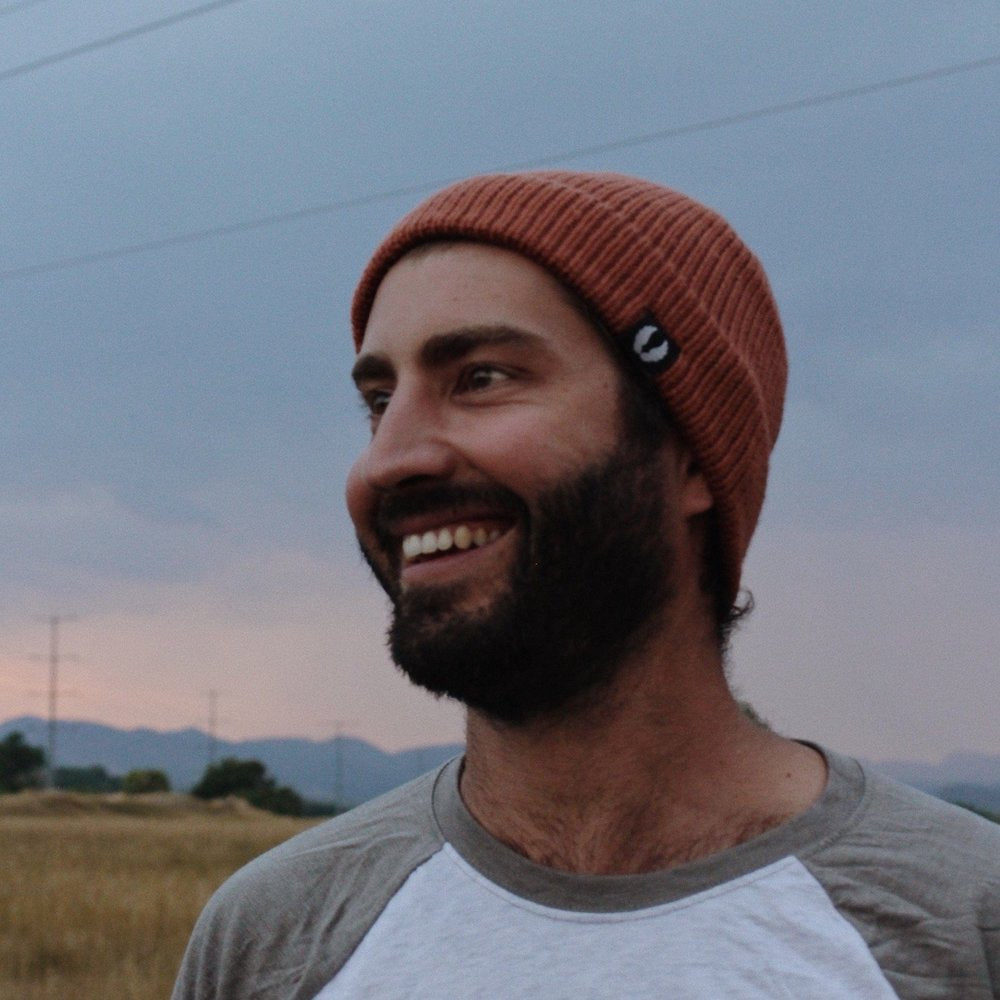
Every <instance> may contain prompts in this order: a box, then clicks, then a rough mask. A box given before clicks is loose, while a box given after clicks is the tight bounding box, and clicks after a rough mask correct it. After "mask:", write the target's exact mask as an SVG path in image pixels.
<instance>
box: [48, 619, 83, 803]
mask: <svg viewBox="0 0 1000 1000" xmlns="http://www.w3.org/2000/svg"><path fill="white" fill-rule="evenodd" d="M45 620H46V621H48V623H49V746H48V752H47V753H46V756H45V787H46V788H55V787H56V726H57V723H58V719H59V711H58V709H59V623H60V622H68V621H75V620H76V615H49V617H48V618H47V619H45Z"/></svg>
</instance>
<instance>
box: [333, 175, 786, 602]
mask: <svg viewBox="0 0 1000 1000" xmlns="http://www.w3.org/2000/svg"><path fill="white" fill-rule="evenodd" d="M435 240H472V241H476V242H481V243H486V244H491V245H494V246H498V247H502V248H505V249H508V250H513V251H514V252H516V253H519V254H521V255H523V256H525V257H527V258H528V259H530V260H532V261H534V262H535V263H536V264H538V265H540V266H541V267H542V268H544V269H545V270H546V271H548V272H549V273H550V274H552V275H553V276H554V277H555V278H557V279H558V280H559V281H561V282H562V283H563V284H564V285H566V286H567V287H568V288H570V289H571V290H572V291H573V292H574V293H575V294H576V295H577V296H579V297H580V298H581V299H582V300H583V301H584V302H586V303H587V304H588V306H589V307H590V308H591V309H593V310H594V312H595V314H596V316H597V317H599V318H600V320H601V322H602V324H603V326H604V329H605V331H606V333H607V334H609V335H610V336H611V338H612V339H613V340H614V341H616V342H617V344H618V346H619V347H620V348H622V349H623V351H624V353H625V354H626V356H629V357H631V358H633V359H634V361H635V363H636V364H638V365H639V366H640V367H642V368H643V369H645V370H646V371H647V372H648V373H649V376H650V377H651V379H652V380H653V381H654V383H655V385H656V386H657V388H658V390H659V392H660V394H661V396H662V397H663V399H664V401H665V402H666V405H667V409H668V410H669V413H670V415H671V418H672V420H673V423H674V424H675V426H676V427H677V429H678V430H679V431H680V433H681V435H682V436H683V438H684V440H685V441H686V443H687V444H688V446H689V447H690V448H691V450H692V452H693V453H694V456H695V458H696V459H697V461H698V463H699V466H700V468H701V471H702V473H703V474H704V476H705V478H706V481H707V482H708V485H709V489H710V490H711V493H712V498H713V501H714V509H715V516H716V530H717V532H718V542H719V548H720V553H721V557H722V563H723V565H722V571H723V574H724V581H725V583H726V585H727V587H728V593H729V597H730V599H731V600H735V597H736V594H737V592H738V590H739V581H740V568H741V566H742V563H743V558H744V556H745V555H746V551H747V547H748V546H749V544H750V538H751V535H752V534H753V531H754V527H755V526H756V524H757V519H758V517H759V515H760V510H761V506H762V505H763V502H764V490H765V486H766V482H767V468H768V456H769V455H770V452H771V449H772V448H773V447H774V443H775V440H776V439H777V436H778V428H779V426H780V424H781V412H782V406H783V401H784V393H785V382H786V376H787V360H786V356H785V344H784V339H783V336H782V332H781V321H780V319H779V317H778V310H777V306H776V305H775V302H774V298H773V296H772V294H771V290H770V287H769V285H768V281H767V276H766V275H765V273H764V270H763V268H762V267H761V265H760V263H759V261H758V260H757V258H756V257H755V256H754V255H753V254H752V253H751V252H750V250H749V249H748V248H747V247H746V246H745V245H744V244H743V242H742V241H741V240H740V238H739V237H738V236H737V235H736V233H735V232H734V231H733V229H732V228H731V227H730V225H729V224H728V223H727V222H726V221H725V219H723V218H722V217H721V216H720V215H718V214H717V213H716V212H714V211H712V210H711V209H709V208H706V207H705V206H704V205H701V204H699V203H698V202H696V201H694V200H693V199H691V198H688V197H687V196H686V195H683V194H681V193H679V192H677V191H674V190H671V189H670V188H666V187H663V186H661V185H659V184H654V183H652V182H649V181H645V180H640V179H638V178H634V177H627V176H623V175H620V174H612V173H578V172H570V171H532V172H527V173H514V174H488V175H484V176H480V177H473V178H471V179H469V180H465V181H460V182H458V183H456V184H453V185H451V186H449V187H447V188H445V189H444V190H442V191H440V192H438V193H437V194H434V195H432V196H431V197H429V198H428V199H427V200H426V201H424V202H423V203H422V204H421V205H419V206H418V207H417V208H415V209H414V210H413V211H412V212H410V213H409V214H408V215H406V216H404V218H403V219H402V220H401V221H400V222H399V223H398V224H397V225H396V226H395V227H394V228H393V229H392V231H391V232H390V233H389V235H388V236H387V237H386V238H385V239H384V240H383V242H382V243H381V245H380V246H379V247H378V249H377V250H376V251H375V253H374V255H373V256H372V258H371V260H370V261H369V263H368V266H367V267H366V268H365V271H364V273H363V274H362V276H361V280H360V282H359V284H358V287H357V290H356V291H355V294H354V301H353V305H352V311H351V319H352V323H353V329H354V341H355V346H356V347H357V348H358V349H360V346H361V342H362V339H363V338H364V333H365V326H366V324H367V322H368V315H369V312H370V311H371V307H372V302H373V301H374V298H375V293H376V292H377V290H378V286H379V283H380V282H381V281H382V279H383V278H384V277H385V275H386V273H387V272H388V270H389V269H390V268H391V267H392V265H393V264H394V263H395V262H396V261H398V260H399V259H400V258H401V257H402V256H403V255H404V254H406V253H407V251H409V250H411V249H413V247H415V246H417V245H419V244H422V243H427V242H431V241H435Z"/></svg>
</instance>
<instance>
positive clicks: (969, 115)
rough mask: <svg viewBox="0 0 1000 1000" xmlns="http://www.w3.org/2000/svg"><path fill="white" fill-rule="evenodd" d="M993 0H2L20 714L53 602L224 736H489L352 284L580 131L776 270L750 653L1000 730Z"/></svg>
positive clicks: (893, 710) (935, 739)
mask: <svg viewBox="0 0 1000 1000" xmlns="http://www.w3.org/2000/svg"><path fill="white" fill-rule="evenodd" d="M202 7H204V8H206V9H204V10H202V9H201V8H202ZM184 12H190V16H185V17H175V15H180V14H182V13H184ZM161 22H163V23H161ZM146 25H153V26H154V29H151V30H142V31H140V30H138V29H140V28H143V26H146ZM998 29H1000V5H997V4H996V3H995V2H993V0H964V2H962V3H947V2H943V0H934V2H931V0H884V2H882V3H880V4H877V5H873V4H869V3H864V2H861V0H845V2H843V3H838V4H820V3H814V2H807V3H802V2H797V3H792V2H764V0H740V2H739V3H735V2H724V3H719V4H704V3H702V2H701V0H674V2H671V3H669V4H667V3H653V2H640V0H622V2H621V3H619V4H615V5H609V4H606V3H598V2H593V0H572V2H570V0H546V2H545V3H544V4H540V3H538V0H530V2H528V0H524V2H521V0H510V2H503V0H493V2H482V3H480V2H457V0H420V2H419V3H413V2H411V3H403V2H400V0H385V2H382V3H378V4H375V3H360V2H356V0H338V2H336V3H331V2H319V0H301V2H277V0H229V2H222V3H215V4H207V5H206V4H198V3H196V2H195V0H186V2H180V0H130V2H128V3H124V2H111V0H108V2H105V3H102V4H99V5H94V4H92V3H89V2H86V3H85V2H83V0H29V2H25V0H21V2H20V3H13V2H6V3H0V99H2V110H0V191H2V195H0V199H2V203H0V231H2V234H3V238H2V240H0V343H2V358H3V363H2V365H0V415H2V419H0V457H2V462H0V567H2V573H0V718H11V717H14V716H17V715H20V714H35V715H44V714H45V712H46V706H47V701H46V694H47V683H48V680H47V677H48V674H47V670H48V667H47V664H46V657H47V655H48V652H49V646H48V643H49V631H48V625H47V623H46V619H47V618H48V617H49V616H51V615H61V616H65V620H64V621H62V623H61V625H60V629H59V650H60V656H61V662H60V675H59V681H60V684H59V689H60V694H59V713H60V715H61V716H62V717H65V718H84V719H92V720H96V721H101V722H106V723H109V724H112V725H118V726H130V727H131V726H151V727H153V728H158V729H173V728H182V727H186V726H199V727H202V728H204V727H205V726H207V725H208V718H209V706H210V702H211V700H212V699H211V697H210V694H209V692H212V691H214V692H217V697H216V700H217V706H218V710H217V723H216V724H217V732H218V735H219V736H220V737H223V738H230V739H239V738H247V737H252V736H289V735H296V736H305V737H310V738H317V739H323V738H328V737H330V736H332V735H335V734H337V733H347V734H350V735H354V736H359V737H362V738H364V739H367V740H370V741H371V742H373V743H376V744H378V745H379V746H382V747H384V748H386V749H390V750H394V749H400V748H404V747H411V746H416V745H421V744H427V743H438V742H449V741H453V740H458V739H460V738H461V735H462V714H461V711H460V710H459V708H458V707H456V706H455V705H453V704H450V703H447V702H439V701H436V700H434V699H433V698H431V697H429V696H427V695H424V694H422V693H420V692H419V691H416V690H414V689H412V688H411V687H410V686H409V684H408V683H407V682H406V681H405V680H404V679H402V678H401V677H400V676H399V675H398V674H397V672H396V671H395V668H394V667H393V666H392V665H391V663H390V661H389V659H388V656H387V654H386V653H385V651H384V641H383V635H384V629H385V624H386V606H385V601H384V599H383V597H382V595H381V592H380V591H379V590H378V588H377V586H376V585H375V584H374V583H373V582H372V581H371V579H370V578H369V575H368V573H367V570H366V569H365V568H364V567H363V565H362V563H361V560H360V558H359V556H358V555H357V551H356V544H355V541H354V535H353V530H352V528H351V525H350V522H349V519H348V517H347V515H346V512H345V510H344V504H343V486H344V480H345V477H346V473H347V469H348V468H349V466H350V463H351V461H352V460H353V458H354V456H355V455H356V454H357V452H358V451H359V450H360V449H361V448H363V447H364V443H365V439H366V436H367V433H368V432H367V429H366V426H365V420H364V418H363V415H362V412H361V409H360V407H359V405H358V403H357V401H356V399H355V396H354V393H353V389H352V387H351V385H350V381H349V378H348V370H349V368H350V365H351V363H352V359H353V351H352V347H351V343H350V336H349V327H348V308H349V302H350V296H351V293H352V290H353V286H354V283H355V281H356V279H357V277H358V275H359V273H360V271H361V269H362V268H363V266H364V264H365V261H366V260H367V257H368V255H369V254H370V253H371V251H372V250H373V249H374V247H375V246H376V245H377V243H378V241H379V239H380V238H381V237H382V236H383V235H384V234H385V232H386V231H387V230H388V229H389V227H390V226H391V225H392V224H393V223H394V222H395V220H396V219H397V218H398V217H399V216H401V215H402V214H403V213H404V212H405V211H407V210H408V209H409V208H410V207H412V206H413V205H415V204H416V203H417V202H418V201H419V200H420V198H421V197H422V196H424V195H425V194H427V193H429V192H431V191H433V190H435V189H436V188H438V187H440V186H442V185H443V184H444V183H446V182H447V181H449V180H451V179H454V178H458V177H463V176H467V175H470V174H474V173H481V172H488V171H493V170H499V169H504V168H511V167H542V166H557V167H567V168H574V169H585V170H614V171H619V172H624V173H630V174H635V175H639V176H642V177H646V178H649V179H651V180H655V181H659V182H661V183H664V184H668V185H670V186H673V187H677V188H679V189H680V190H682V191H685V192H686V193H688V194H689V195H692V196H693V197H695V198H698V199H699V200H701V201H703V202H705V203H706V204H709V205H711V206H712V207H714V208H716V209H718V210H719V211H720V212H722V214H723V215H725V216H726V217H727V218H728V219H729V220H730V221H731V222H732V223H733V225H734V226H735V228H736V229H737V231H738V232H739V233H740V234H741V235H742V236H743V238H744V239H745V240H746V242H747V243H748V244H749V245H750V246H751V247H752V248H753V249H754V250H755V251H756V253H757V254H758V256H759V257H760V258H761V260H762V262H763V263H764V266H765V268H766V269H767V271H768V274H769V276H770V279H771V282H772V285H773V287H774V291H775V294H776V296H777V299H778V302H779V306H780V308H781V312H782V317H783V321H784V325H785V331H786V336H787V339H788V347H789V354H790V383H789V391H788V397H787V402H786V409H785V422H784V426H783V429H782V433H781V438H780V440H779V442H778V446H777V448H776V450H775V453H774V456H773V459H772V472H771V479H770V485H769V490H768V497H767V501H766V504H765V509H764V514H763V517H762V519H761V523H760V526H759V528H758V531H757V535H756V537H755V540H754V543H753V545H752V547H751V550H750V555H749V558H748V561H747V564H746V568H745V574H744V584H745V585H746V586H748V587H749V588H750V589H751V590H752V592H753V594H754V597H755V601H756V610H755V611H754V613H753V615H752V616H751V618H750V619H749V620H748V621H747V622H746V623H745V624H744V625H743V627H742V628H741V630H740V632H739V633H738V635H737V637H736V639H735V641H734V646H733V651H732V656H731V677H732V682H733V684H734V687H735V688H736V690H737V691H738V693H739V694H740V696H741V697H743V698H746V699H748V700H749V701H750V702H752V703H753V704H754V705H755V707H756V708H757V710H758V711H759V712H760V714H762V715H763V716H764V717H765V718H766V719H768V720H769V721H770V723H771V724H772V725H773V726H774V727H775V728H777V729H779V730H780V731H782V732H784V733H786V734H787V735H790V736H795V737H800V738H807V739H812V740H816V741H819V742H821V743H825V744H827V745H829V746H831V747H834V748H836V749H839V750H842V751H844V752H848V753H854V754H858V755H861V756H864V757H868V758H871V759H876V760H878V759H882V760H887V759H895V758H921V759H927V760H937V759H940V758H942V757H944V756H945V755H947V754H949V753H952V752H956V751H972V752H981V753H992V754H1000V726H998V725H997V718H998V715H1000V713H998V707H1000V705H998V696H997V692H998V686H997V681H996V669H995V665H996V649H997V647H998V645H1000V624H998V619H997V616H996V614H995V607H996V605H997V601H998V598H1000V586H998V582H1000V568H998V567H1000V552H998V531H997V512H998V509H1000V504H998V500H1000V477H998V473H997V459H996V455H997V440H998V433H997V432H998V426H997V423H998V421H997V398H998V393H997V390H998V383H1000V361H998V352H997V348H996V344H997V329H996V328H997V317H998V316H1000V282H997V279H996V267H997V264H996V262H997V260H998V259H1000V226H998V224H997V221H998V207H1000V140H998V137H1000V121H998V117H1000V115H998V107H1000V104H998V97H1000V30H998ZM122 35H124V36H125V37H121V38H119V37H118V36H122ZM115 39H117V40H115ZM104 40H110V41H108V43H107V44H104ZM98 43H100V44H98ZM78 49H82V50H83V51H79V52H77V51H76V50H78ZM74 53H75V54H74ZM938 71H942V72H938ZM943 71H947V72H943ZM906 80H908V81H909V82H900V81H906ZM880 84H886V85H885V86H872V85H880ZM820 98H829V99H824V100H820ZM275 219H277V220H278V221H274V220H275ZM261 220H272V221H270V222H268V223H267V224H261V225H257V224H256V223H257V222H259V221H261ZM214 230H219V232H215V233H214V234H210V235H205V234H206V233H207V232H210V231H214ZM222 230H224V231H222ZM136 247H146V248H145V249H135V248H136ZM128 248H132V249H131V250H129V249H128Z"/></svg>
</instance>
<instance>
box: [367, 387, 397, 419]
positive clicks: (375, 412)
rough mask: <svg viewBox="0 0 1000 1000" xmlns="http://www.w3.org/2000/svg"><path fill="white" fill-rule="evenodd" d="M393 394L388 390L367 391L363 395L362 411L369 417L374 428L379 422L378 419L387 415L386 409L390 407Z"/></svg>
mask: <svg viewBox="0 0 1000 1000" xmlns="http://www.w3.org/2000/svg"><path fill="white" fill-rule="evenodd" d="M391 397H392V393H391V392H389V390H388V389H365V390H363V391H362V393H361V399H360V402H361V409H362V410H363V411H364V413H365V416H367V417H368V419H369V421H370V422H371V424H372V427H374V426H375V424H376V423H377V422H378V418H379V417H381V416H382V414H383V413H385V408H386V407H387V406H388V405H389V400H390V398H391Z"/></svg>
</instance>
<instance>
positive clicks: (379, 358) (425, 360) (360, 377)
mask: <svg viewBox="0 0 1000 1000" xmlns="http://www.w3.org/2000/svg"><path fill="white" fill-rule="evenodd" d="M500 344H503V345H514V346H524V347H532V346H534V347H537V346H540V345H542V344H544V341H543V339H542V338H541V337H539V336H538V335H537V334H535V333H529V332H528V331H527V330H521V329H519V328H517V327H513V326H504V325H502V324H499V325H490V326H470V327H463V328H462V329H459V330H449V331H448V332H447V333H439V334H436V335H435V336H433V337H429V338H428V339H427V340H426V341H425V342H424V343H423V344H422V345H421V347H420V353H419V359H420V364H421V365H422V366H423V367H425V368H431V369H433V368H443V367H444V366H445V365H448V364H451V363H453V362H455V361H460V360H461V359H462V358H464V357H465V356H466V355H468V354H471V353H472V352H473V351H475V350H477V349H478V348H480V347H493V346H497V345H500ZM394 373H395V369H394V368H393V365H392V363H391V362H390V361H389V359H388V358H387V357H386V356H385V355H383V354H362V355H361V357H359V358H358V360H357V361H356V362H355V364H354V368H353V369H352V370H351V377H352V378H353V379H354V381H355V383H356V384H357V383H361V382H367V381H371V380H375V379H386V378H391V377H392V376H393V375H394Z"/></svg>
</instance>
